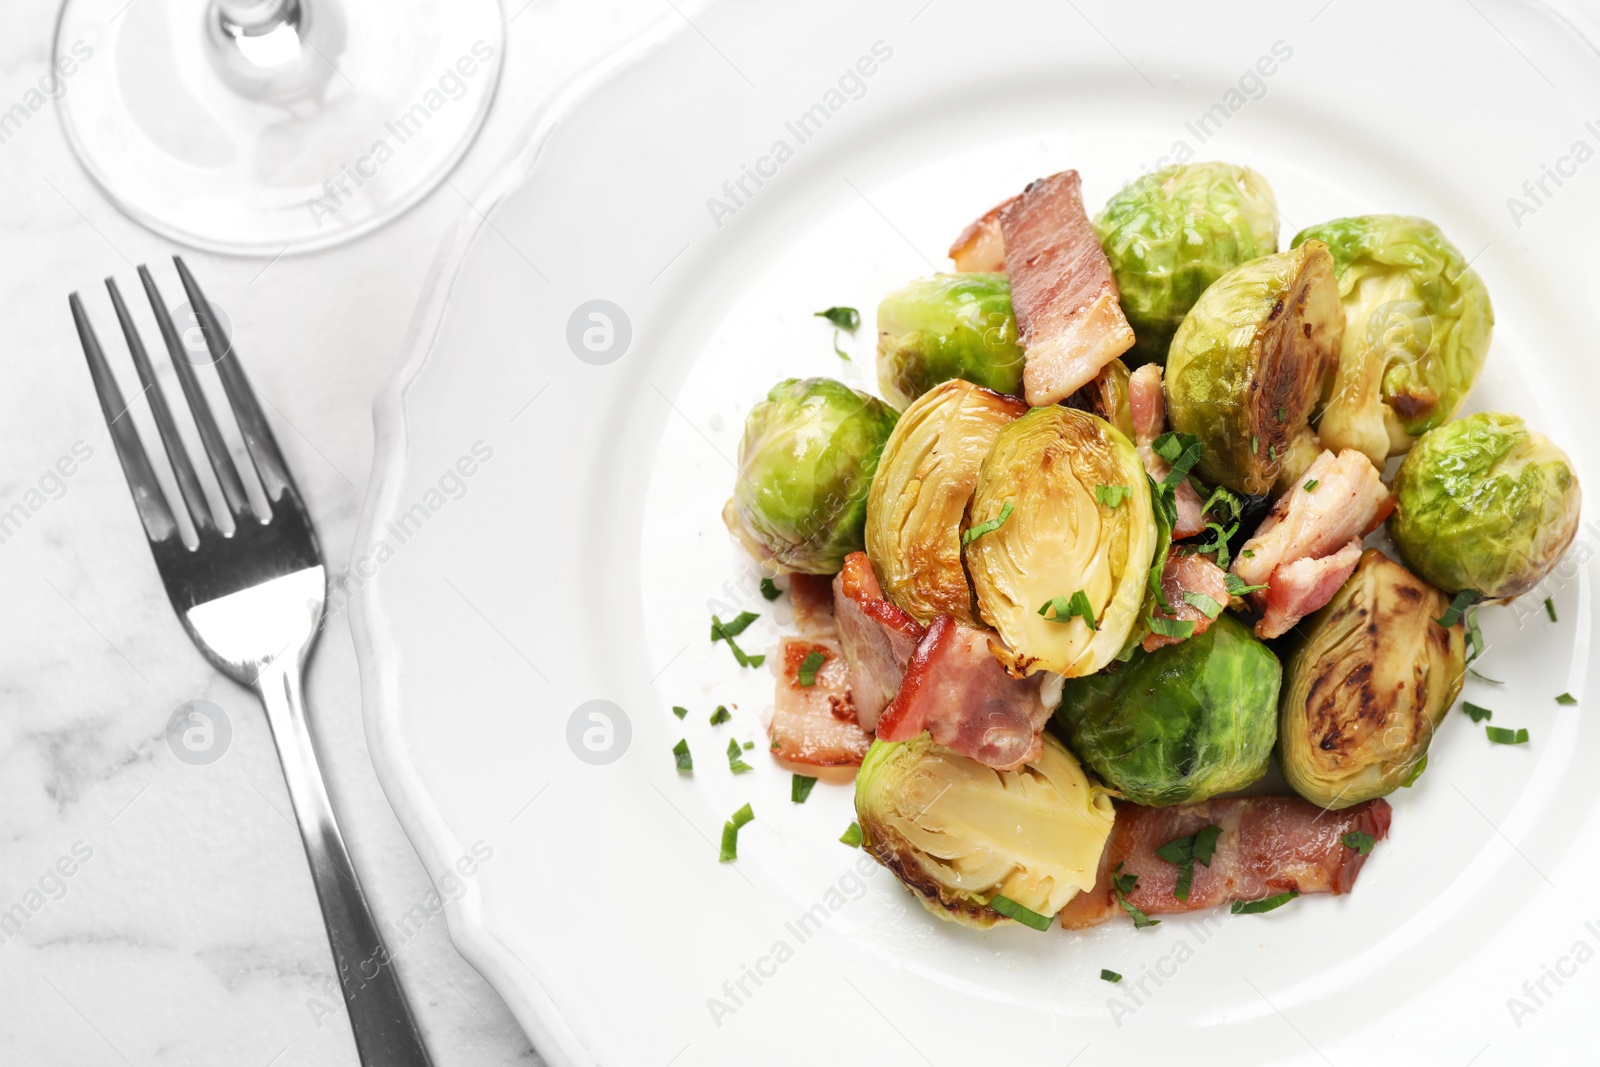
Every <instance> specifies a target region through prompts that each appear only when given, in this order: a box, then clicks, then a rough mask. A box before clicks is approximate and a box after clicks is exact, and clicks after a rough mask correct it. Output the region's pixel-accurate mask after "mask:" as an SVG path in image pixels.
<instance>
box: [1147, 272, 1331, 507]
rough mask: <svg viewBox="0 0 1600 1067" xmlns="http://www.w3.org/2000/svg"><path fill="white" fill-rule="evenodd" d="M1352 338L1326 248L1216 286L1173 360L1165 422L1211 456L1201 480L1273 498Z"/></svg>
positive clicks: (1193, 311) (1192, 313) (1198, 307)
mask: <svg viewBox="0 0 1600 1067" xmlns="http://www.w3.org/2000/svg"><path fill="white" fill-rule="evenodd" d="M1343 333H1344V309H1343V307H1342V306H1341V305H1340V303H1339V285H1338V282H1336V281H1335V280H1334V273H1333V257H1332V256H1331V255H1329V254H1328V247H1327V245H1324V244H1323V243H1322V242H1321V241H1306V242H1305V243H1304V244H1302V245H1300V247H1298V248H1296V249H1294V250H1293V251H1290V252H1282V253H1278V254H1276V255H1270V256H1262V257H1261V258H1260V259H1254V260H1251V261H1250V262H1249V263H1245V264H1243V265H1242V266H1239V267H1235V268H1234V269H1233V270H1231V271H1229V272H1228V273H1227V274H1224V275H1223V276H1222V277H1221V278H1218V279H1217V280H1216V282H1214V283H1213V284H1212V285H1211V287H1210V288H1208V289H1207V290H1206V291H1205V292H1204V293H1202V294H1200V299H1199V300H1198V301H1196V302H1195V305H1194V307H1192V308H1190V309H1189V314H1188V315H1186V316H1185V317H1184V320H1183V322H1182V324H1180V325H1179V327H1178V332H1177V333H1176V335H1174V337H1173V338H1172V346H1171V348H1170V350H1169V351H1168V353H1167V368H1166V392H1167V418H1168V420H1169V421H1170V422H1171V424H1172V428H1173V429H1174V430H1177V431H1179V432H1181V433H1186V434H1193V435H1194V436H1195V437H1196V438H1198V439H1199V440H1200V443H1201V445H1203V446H1204V448H1205V453H1204V455H1202V456H1201V458H1200V463H1199V466H1198V467H1197V468H1196V473H1197V474H1199V475H1200V477H1201V478H1203V479H1205V480H1206V481H1208V482H1211V483H1214V484H1218V483H1219V484H1221V485H1225V486H1227V487H1228V488H1229V489H1232V490H1233V491H1234V492H1236V493H1244V494H1247V495H1250V496H1256V495H1259V494H1261V493H1266V492H1269V491H1270V490H1271V489H1272V486H1273V483H1274V481H1276V479H1277V477H1278V471H1279V469H1280V468H1281V466H1282V465H1283V459H1284V456H1285V455H1286V454H1287V453H1288V452H1289V449H1290V446H1291V445H1292V444H1293V443H1294V441H1295V438H1296V437H1298V436H1299V434H1300V431H1301V430H1303V429H1304V428H1305V426H1306V423H1307V421H1308V420H1309V419H1310V417H1311V413H1312V409H1313V408H1314V406H1315V405H1316V403H1317V401H1318V400H1319V399H1320V398H1321V396H1322V389H1323V382H1324V379H1325V378H1326V377H1327V376H1328V374H1329V373H1331V372H1332V370H1333V368H1334V364H1335V360H1336V359H1337V356H1338V352H1339V342H1340V339H1341V337H1342V336H1343Z"/></svg>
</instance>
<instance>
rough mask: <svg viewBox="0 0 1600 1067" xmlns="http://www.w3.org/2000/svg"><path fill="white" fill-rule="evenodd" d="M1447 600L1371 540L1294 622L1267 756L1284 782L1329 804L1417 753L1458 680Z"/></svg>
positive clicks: (1389, 781) (1382, 791) (1363, 789)
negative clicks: (1339, 580) (1273, 757)
mask: <svg viewBox="0 0 1600 1067" xmlns="http://www.w3.org/2000/svg"><path fill="white" fill-rule="evenodd" d="M1449 608H1450V598H1449V597H1448V596H1446V595H1445V594H1443V593H1441V592H1439V590H1437V589H1435V588H1433V586H1431V585H1428V584H1427V583H1426V582H1424V581H1422V580H1421V579H1420V578H1418V577H1416V576H1415V575H1413V574H1412V573H1411V572H1410V571H1408V570H1406V569H1405V568H1404V567H1402V566H1400V564H1398V563H1395V562H1394V561H1393V560H1391V559H1389V558H1388V557H1387V556H1385V555H1384V554H1383V553H1382V552H1379V551H1378V550H1376V549H1368V550H1367V551H1366V552H1364V553H1362V555H1361V562H1360V563H1359V564H1357V566H1356V570H1355V573H1354V574H1353V575H1351V576H1350V580H1349V581H1347V582H1345V584H1344V587H1343V588H1342V589H1340V590H1339V592H1338V595H1337V596H1335V597H1334V598H1333V600H1332V601H1331V602H1330V603H1329V604H1328V605H1327V606H1326V607H1324V608H1323V609H1322V610H1321V611H1319V612H1317V614H1315V615H1313V616H1312V617H1311V618H1310V619H1309V620H1307V621H1306V623H1305V624H1304V625H1303V626H1302V627H1301V628H1300V629H1301V631H1302V632H1303V634H1304V637H1303V638H1302V643H1301V645H1300V647H1299V649H1298V650H1297V651H1296V652H1295V653H1294V655H1293V657H1292V658H1291V659H1290V660H1289V662H1288V665H1287V667H1286V672H1287V678H1286V680H1285V684H1284V689H1283V715H1282V718H1281V720H1280V722H1279V726H1278V762H1279V764H1280V765H1281V766H1282V767H1283V775H1284V777H1285V778H1286V779H1288V781H1289V785H1290V786H1292V787H1293V788H1294V791H1295V792H1297V793H1299V794H1300V795H1301V796H1303V797H1305V798H1306V799H1307V800H1309V801H1311V802H1312V803H1313V804H1317V805H1319V806H1320V807H1324V808H1328V809H1330V810H1337V809H1339V808H1348V807H1350V806H1352V805H1355V804H1359V803H1361V802H1362V801H1365V800H1371V799H1373V798H1374V797H1382V796H1388V795H1389V794H1390V793H1392V792H1394V791H1395V790H1396V789H1398V788H1399V787H1400V786H1402V785H1404V784H1405V783H1406V782H1407V781H1409V780H1410V779H1411V777H1412V775H1414V774H1415V773H1417V771H1418V770H1419V768H1420V766H1421V764H1422V761H1423V760H1424V759H1426V758H1427V754H1428V743H1429V742H1430V741H1432V740H1433V732H1434V730H1436V729H1438V727H1439V725H1440V723H1442V722H1443V721H1444V717H1445V713H1446V712H1448V711H1449V710H1450V706H1451V705H1452V704H1454V703H1455V699H1456V697H1457V696H1459V695H1460V693H1461V685H1462V682H1463V681H1464V680H1465V678H1466V671H1467V662H1466V660H1467V657H1466V637H1465V627H1464V626H1463V625H1462V624H1461V622H1460V621H1456V622H1455V623H1454V624H1453V625H1451V626H1441V625H1439V621H1438V620H1439V619H1441V618H1443V617H1445V615H1446V613H1447V612H1448V611H1449Z"/></svg>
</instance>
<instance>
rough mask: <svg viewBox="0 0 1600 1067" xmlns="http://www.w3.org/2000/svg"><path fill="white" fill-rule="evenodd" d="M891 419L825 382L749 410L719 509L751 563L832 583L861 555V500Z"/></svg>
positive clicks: (889, 411) (885, 410) (814, 381)
mask: <svg viewBox="0 0 1600 1067" xmlns="http://www.w3.org/2000/svg"><path fill="white" fill-rule="evenodd" d="M895 417H896V416H895V412H894V409H893V408H890V407H889V406H888V405H887V404H885V403H884V402H883V401H881V400H879V399H878V398H877V397H874V396H868V395H867V394H866V393H862V392H858V391H857V390H855V389H852V388H850V387H849V386H848V385H845V384H844V383H843V382H836V381H834V380H833V379H831V378H805V379H799V378H790V379H787V380H786V381H781V382H779V383H778V384H777V385H775V386H773V387H772V391H771V392H769V393H768V394H767V397H766V399H765V400H763V401H761V402H760V403H759V404H757V405H756V406H755V407H754V408H752V409H751V410H750V414H749V416H748V417H747V418H746V419H745V423H744V438H743V439H742V440H741V441H740V442H739V473H738V477H737V478H736V479H735V480H734V485H733V497H732V499H730V500H729V501H728V506H727V507H726V508H724V509H723V520H724V521H725V522H726V523H727V526H728V529H729V530H730V531H731V532H732V533H733V534H734V536H735V537H737V538H738V539H739V541H740V542H741V543H743V544H744V546H745V548H746V549H748V550H749V551H750V553H751V555H753V556H755V557H756V558H757V559H758V560H761V561H763V562H766V563H768V564H770V565H773V566H775V567H776V568H780V569H783V570H790V571H799V572H801V573H804V574H833V573H835V572H836V571H838V569H839V568H840V566H842V565H843V563H844V557H845V556H847V555H849V554H850V553H851V552H858V551H860V550H861V548H862V546H863V531H864V529H865V527H866V522H867V492H868V490H869V488H870V487H871V485H872V476H873V473H874V472H875V471H876V470H877V466H878V456H879V454H880V453H881V452H882V451H883V445H884V442H885V441H887V440H888V438H889V431H890V430H892V429H894V423H895Z"/></svg>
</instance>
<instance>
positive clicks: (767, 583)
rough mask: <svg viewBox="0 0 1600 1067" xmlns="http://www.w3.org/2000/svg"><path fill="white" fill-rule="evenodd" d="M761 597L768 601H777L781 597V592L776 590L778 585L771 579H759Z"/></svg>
mask: <svg viewBox="0 0 1600 1067" xmlns="http://www.w3.org/2000/svg"><path fill="white" fill-rule="evenodd" d="M761 595H762V596H764V597H766V598H767V599H768V600H777V599H778V598H779V597H780V596H782V595H783V590H782V589H779V588H778V583H777V582H775V581H773V580H772V579H771V578H763V579H761Z"/></svg>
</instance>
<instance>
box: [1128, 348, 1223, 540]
mask: <svg viewBox="0 0 1600 1067" xmlns="http://www.w3.org/2000/svg"><path fill="white" fill-rule="evenodd" d="M1128 409H1129V411H1130V412H1131V414H1132V416H1133V439H1134V443H1135V444H1136V445H1137V446H1138V449H1139V459H1140V460H1141V461H1142V462H1143V463H1144V469H1145V470H1146V471H1147V472H1148V473H1149V475H1150V477H1152V478H1154V479H1155V480H1156V481H1157V482H1161V481H1164V480H1165V479H1166V477H1167V475H1168V474H1169V473H1170V472H1171V471H1172V467H1171V466H1170V465H1169V464H1168V463H1167V461H1166V460H1164V459H1162V458H1161V457H1160V456H1158V455H1156V450H1155V447H1154V445H1155V439H1156V438H1158V437H1160V436H1161V435H1162V434H1163V433H1165V432H1166V429H1167V396H1166V393H1165V392H1164V391H1163V390H1162V385H1161V364H1159V363H1146V364H1145V365H1144V366H1142V367H1140V368H1139V369H1138V370H1136V371H1134V372H1133V373H1132V374H1131V375H1129V376H1128ZM1173 499H1174V500H1175V501H1176V503H1177V505H1178V521H1177V523H1176V524H1174V526H1173V529H1172V539H1173V540H1175V541H1181V540H1183V539H1184V538H1185V537H1193V536H1195V535H1196V534H1201V533H1204V532H1205V529H1206V517H1205V514H1204V508H1205V502H1204V501H1203V500H1201V499H1200V494H1199V493H1197V492H1195V491H1194V486H1192V485H1190V484H1189V483H1188V481H1187V480H1185V481H1183V482H1181V483H1180V484H1179V485H1178V488H1177V490H1176V492H1175V493H1174V497H1173Z"/></svg>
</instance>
